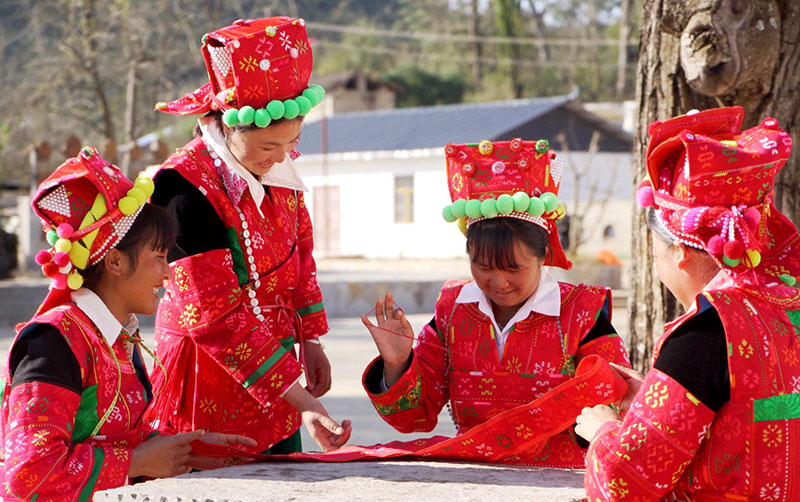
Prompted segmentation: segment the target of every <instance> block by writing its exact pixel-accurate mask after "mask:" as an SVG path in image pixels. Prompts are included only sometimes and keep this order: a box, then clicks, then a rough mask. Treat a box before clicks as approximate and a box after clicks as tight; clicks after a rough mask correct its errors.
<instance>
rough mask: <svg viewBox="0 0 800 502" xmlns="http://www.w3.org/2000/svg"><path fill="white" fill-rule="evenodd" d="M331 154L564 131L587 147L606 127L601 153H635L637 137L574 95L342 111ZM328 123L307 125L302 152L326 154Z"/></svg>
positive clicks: (331, 126) (334, 120) (575, 144)
mask: <svg viewBox="0 0 800 502" xmlns="http://www.w3.org/2000/svg"><path fill="white" fill-rule="evenodd" d="M326 123H327V124H326V127H327V136H328V140H327V146H328V147H327V153H340V152H365V151H387V150H390V151H391V150H413V149H417V148H440V147H442V146H444V145H446V144H447V143H471V142H477V141H480V140H482V139H489V140H493V141H500V140H505V139H512V138H514V137H522V138H525V139H539V138H549V139H551V140H553V139H555V138H554V136H555V135H557V134H559V133H560V132H563V133H564V134H565V137H567V138H568V141H569V143H570V144H569V147H570V148H571V149H575V150H586V146H587V145H588V138H590V137H591V132H592V131H594V130H601V132H602V133H603V136H602V137H603V139H602V140H601V143H600V150H601V151H630V150H631V147H632V141H633V140H632V136H631V135H630V134H629V133H626V132H625V131H623V130H622V129H620V128H619V127H617V126H614V125H613V124H610V123H608V122H606V121H604V120H603V119H601V118H600V117H598V116H596V115H594V114H592V113H590V112H588V111H587V110H585V109H584V108H583V106H582V105H581V104H580V103H579V102H578V101H577V100H576V97H575V96H574V95H567V96H552V97H546V98H531V99H515V100H507V101H494V102H487V103H464V104H455V105H439V106H426V107H417V108H397V109H391V110H376V111H367V112H353V113H341V114H336V115H333V116H331V117H328V118H327V119H326ZM321 128H322V121H321V120H320V121H316V122H313V123H308V124H306V125H305V126H304V127H303V132H302V139H301V141H300V146H299V150H300V151H301V152H302V153H304V154H311V155H313V154H319V153H322V142H321Z"/></svg>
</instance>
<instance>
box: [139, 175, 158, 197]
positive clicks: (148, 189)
mask: <svg viewBox="0 0 800 502" xmlns="http://www.w3.org/2000/svg"><path fill="white" fill-rule="evenodd" d="M133 186H134V187H136V188H138V189H139V190H141V191H142V192H144V194H145V195H146V196H147V198H150V196H151V195H153V192H154V191H155V189H156V186H155V184H154V183H153V180H152V179H151V178H148V177H146V176H142V177H141V178H136V182H134V184H133Z"/></svg>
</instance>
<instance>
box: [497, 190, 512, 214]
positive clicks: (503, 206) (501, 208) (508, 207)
mask: <svg viewBox="0 0 800 502" xmlns="http://www.w3.org/2000/svg"><path fill="white" fill-rule="evenodd" d="M513 211H514V199H513V198H512V197H511V196H510V195H508V194H507V193H504V194H503V195H501V196H500V197H498V198H497V212H498V213H500V214H511V213H512V212H513Z"/></svg>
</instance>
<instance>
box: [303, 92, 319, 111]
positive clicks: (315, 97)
mask: <svg viewBox="0 0 800 502" xmlns="http://www.w3.org/2000/svg"><path fill="white" fill-rule="evenodd" d="M303 97H304V98H306V99H308V100H309V101H311V106H312V107H313V106H317V105H318V104H319V102H320V100H321V98H320V95H319V93H318V92H317V91H316V90H315V89H312V88H310V87H309V88H308V89H306V90H305V91H303Z"/></svg>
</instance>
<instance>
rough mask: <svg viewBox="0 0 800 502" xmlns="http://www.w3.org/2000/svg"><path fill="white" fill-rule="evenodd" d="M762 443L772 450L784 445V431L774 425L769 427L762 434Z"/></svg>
mask: <svg viewBox="0 0 800 502" xmlns="http://www.w3.org/2000/svg"><path fill="white" fill-rule="evenodd" d="M761 441H763V442H764V444H765V445H767V446H768V447H770V448H774V447H775V446H778V445H779V444H781V443H783V429H780V428H779V427H778V426H777V425H774V424H769V425H767V426H766V427H764V430H763V431H762V433H761Z"/></svg>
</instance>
